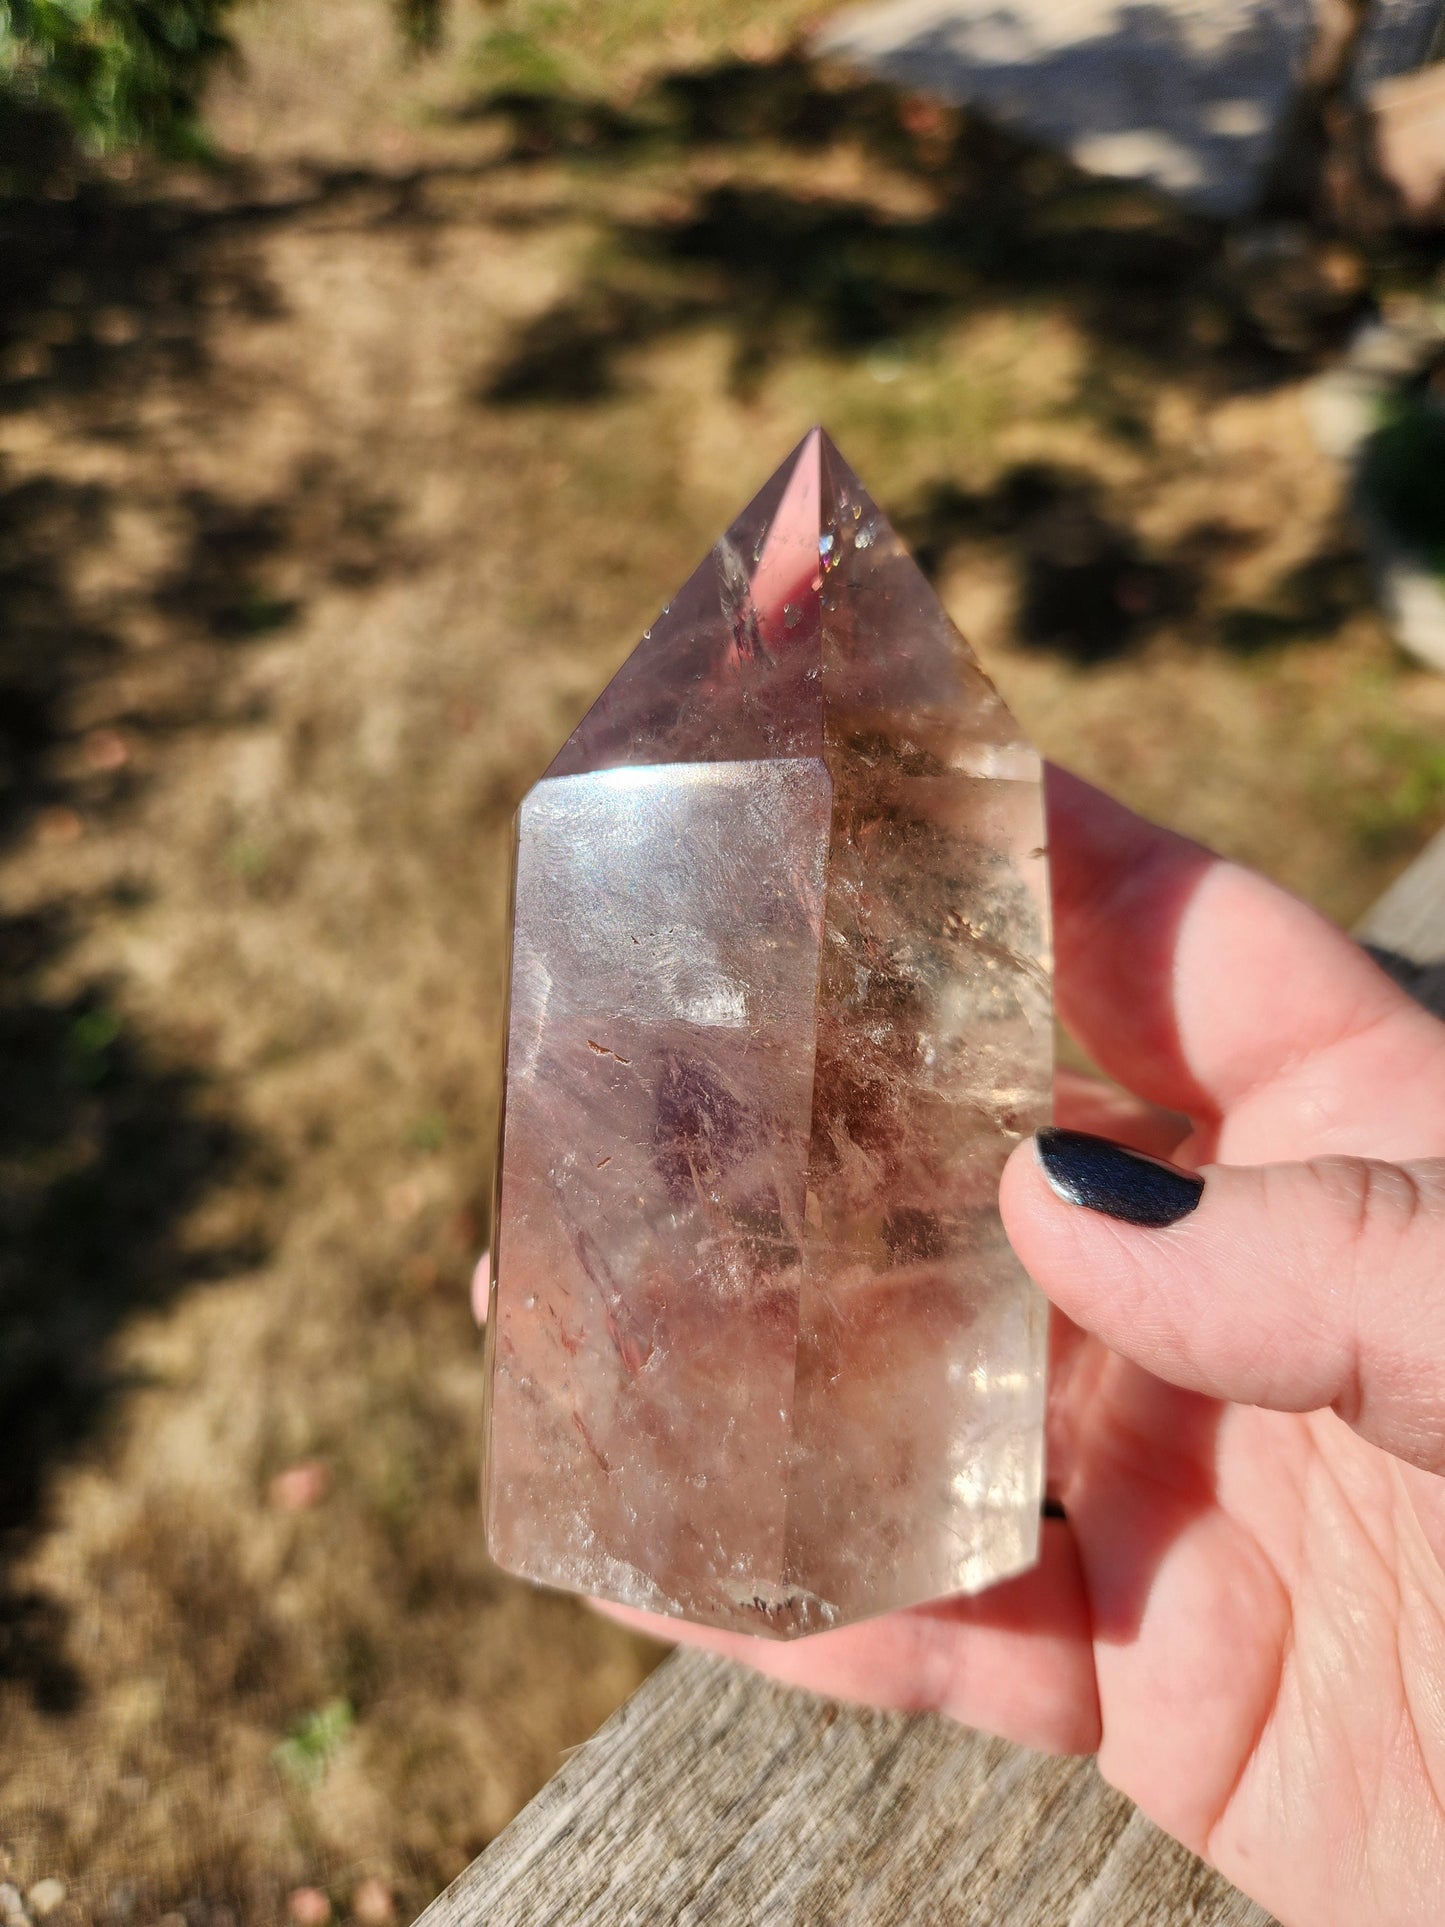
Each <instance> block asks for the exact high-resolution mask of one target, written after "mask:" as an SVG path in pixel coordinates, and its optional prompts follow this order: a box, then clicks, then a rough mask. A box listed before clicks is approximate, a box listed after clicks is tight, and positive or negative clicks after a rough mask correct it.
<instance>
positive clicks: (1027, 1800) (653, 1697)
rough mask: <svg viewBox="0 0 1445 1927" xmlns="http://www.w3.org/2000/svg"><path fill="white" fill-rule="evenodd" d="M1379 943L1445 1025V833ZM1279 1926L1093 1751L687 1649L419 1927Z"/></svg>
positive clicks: (1389, 900)
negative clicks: (858, 1696) (1098, 1766)
mask: <svg viewBox="0 0 1445 1927" xmlns="http://www.w3.org/2000/svg"><path fill="white" fill-rule="evenodd" d="M1360 935H1361V936H1362V938H1363V939H1364V940H1365V941H1367V942H1368V943H1369V944H1370V945H1371V947H1372V948H1374V949H1375V950H1376V952H1377V954H1382V956H1383V958H1384V960H1385V961H1386V963H1387V965H1388V967H1389V968H1391V969H1392V970H1393V971H1394V972H1395V973H1396V974H1397V975H1398V976H1400V977H1401V979H1402V980H1403V981H1406V982H1409V983H1410V984H1411V987H1412V988H1413V989H1414V990H1415V991H1416V994H1417V995H1420V996H1421V997H1422V1000H1423V1001H1426V1002H1429V1003H1431V1004H1432V1005H1433V1007H1434V1008H1436V1009H1437V1010H1440V1011H1441V1012H1442V1014H1445V835H1442V836H1441V837H1439V838H1438V839H1437V840H1436V842H1435V843H1434V844H1433V845H1432V846H1431V848H1430V849H1429V850H1427V851H1426V853H1425V854H1424V856H1422V857H1421V858H1420V860H1419V861H1418V863H1416V864H1415V865H1414V867H1413V868H1412V869H1411V870H1410V871H1408V872H1407V873H1406V875H1405V876H1404V877H1402V878H1401V879H1400V881H1399V882H1398V883H1397V884H1396V885H1395V887H1394V888H1393V889H1392V890H1391V891H1390V892H1389V893H1388V895H1386V896H1385V897H1384V898H1382V899H1381V901H1380V903H1379V904H1378V905H1377V906H1376V907H1375V909H1374V910H1373V911H1372V912H1371V913H1370V915H1369V916H1368V917H1367V918H1366V919H1365V921H1364V923H1363V924H1362V926H1361V929H1360ZM1186 1921H1187V1922H1190V1923H1192V1924H1193V1927H1265V1923H1267V1921H1268V1916H1267V1915H1266V1914H1264V1913H1263V1912H1262V1911H1261V1910H1260V1909H1259V1908H1257V1907H1255V1906H1254V1905H1253V1904H1252V1903H1251V1902H1250V1901H1247V1900H1246V1899H1245V1898H1244V1897H1243V1895H1241V1894H1239V1893H1237V1892H1236V1891H1235V1890H1234V1889H1233V1888H1232V1887H1230V1886H1229V1885H1228V1884H1227V1883H1226V1882H1225V1881H1223V1880H1221V1879H1220V1878H1219V1876H1218V1875H1216V1874H1214V1873H1212V1872H1211V1871H1210V1870H1209V1869H1208V1868H1207V1867H1205V1866H1204V1865H1203V1863H1202V1862H1201V1861H1199V1860H1196V1859H1195V1858H1194V1856H1193V1855H1192V1854H1189V1853H1187V1852H1186V1851H1185V1850H1184V1849H1183V1848H1182V1847H1180V1846H1178V1845H1176V1844H1175V1842H1173V1841H1172V1840H1169V1839H1168V1838H1167V1837H1166V1836H1165V1835H1164V1834H1162V1833H1160V1832H1159V1831H1158V1829H1157V1828H1156V1827H1153V1826H1151V1825H1150V1823H1149V1822H1148V1821H1147V1820H1146V1819H1145V1818H1144V1817H1143V1815H1142V1814H1141V1813H1139V1812H1138V1811H1137V1809H1135V1808H1134V1807H1132V1806H1131V1805H1130V1803H1129V1802H1128V1801H1127V1800H1125V1799H1124V1798H1123V1797H1122V1796H1121V1795H1119V1794H1117V1793H1114V1792H1113V1791H1112V1790H1111V1789H1110V1788H1108V1787H1107V1786H1105V1784H1104V1782H1103V1781H1102V1780H1101V1779H1100V1778H1099V1775H1098V1773H1097V1771H1096V1770H1095V1768H1094V1766H1093V1763H1092V1762H1091V1761H1087V1760H1054V1759H1047V1758H1043V1757H1041V1756H1039V1755H1036V1754H1031V1753H1026V1752H1024V1751H1023V1750H1022V1749H1021V1748H1019V1747H1014V1746H1009V1745H1007V1744H1005V1743H1004V1742H1003V1741H1001V1740H990V1739H986V1738H984V1737H983V1736H982V1735H980V1734H977V1733H970V1732H967V1731H965V1730H963V1729H961V1728H959V1727H956V1726H950V1725H947V1724H945V1723H944V1722H943V1721H941V1720H937V1719H933V1718H928V1717H915V1718H908V1717H906V1716H904V1715H900V1714H888V1713H874V1712H868V1711H865V1710H863V1709H861V1708H858V1707H837V1706H832V1705H828V1704H826V1703H824V1702H821V1701H818V1700H814V1699H811V1698H809V1697H807V1696H806V1695H803V1694H799V1693H792V1692H789V1691H787V1690H785V1689H784V1688H782V1687H778V1686H773V1685H770V1684H769V1683H767V1682H766V1681H764V1680H761V1679H757V1678H755V1677H753V1676H752V1675H751V1674H748V1673H744V1672H742V1671H740V1670H738V1669H736V1668H734V1667H731V1666H729V1665H727V1664H725V1663H724V1662H723V1661H721V1660H717V1659H713V1658H710V1657H707V1656H705V1655H703V1654H700V1653H678V1654H676V1655H674V1657H673V1658H671V1659H669V1660H668V1661H666V1662H665V1664H664V1665H663V1666H661V1667H660V1668H659V1669H658V1671H657V1672H656V1673H654V1674H653V1675H652V1677H651V1679H649V1680H648V1681H647V1683H646V1684H645V1685H644V1686H643V1687H642V1688H641V1690H640V1691H639V1692H637V1693H635V1694H634V1695H633V1697H632V1698H631V1699H630V1700H629V1701H628V1703H627V1704H626V1706H624V1707H623V1708H622V1710H621V1711H620V1712H619V1713H618V1714H616V1715H615V1717H614V1718H613V1719H611V1720H609V1721H608V1723H607V1725H606V1726H604V1727H603V1729H602V1731H601V1732H600V1733H599V1734H598V1735H597V1736H596V1738H595V1739H593V1740H592V1741H591V1742H589V1744H588V1745H587V1746H585V1747H583V1748H582V1749H581V1750H580V1751H579V1752H577V1753H575V1754H574V1755H573V1756H572V1758H571V1759H570V1760H569V1761H568V1762H567V1764H566V1765H565V1766H564V1767H563V1768H562V1770H561V1772H560V1773H558V1774H557V1776H556V1778H555V1779H553V1780H552V1781H551V1782H550V1783H549V1784H548V1785H547V1786H546V1787H545V1788H544V1789H543V1791H542V1792H541V1793H540V1794H539V1795H538V1797H537V1798H536V1799H535V1800H534V1801H533V1802H532V1803H531V1805H530V1806H529V1807H527V1809H526V1810H525V1812H523V1813H522V1814H520V1815H519V1816H518V1818H517V1819H516V1820H515V1821H513V1823H512V1825H511V1826H510V1827H508V1828H507V1829H506V1831H505V1832H504V1833H503V1834H502V1835H501V1836H500V1837H499V1838H498V1839H497V1840H496V1841H494V1842H493V1844H492V1846H491V1847H489V1848H488V1850H487V1851H486V1852H485V1853H484V1854H482V1855H481V1857H480V1858H479V1859H478V1860H476V1861H474V1862H473V1864H472V1865H471V1867H470V1868H468V1870H467V1871H466V1873H464V1874H463V1875H462V1876H461V1878H460V1879H459V1880H457V1881H456V1882H454V1884H453V1885H452V1886H451V1887H449V1888H448V1889H447V1891H446V1893H444V1894H443V1895H441V1897H440V1898H439V1899H438V1900H436V1901H435V1902H434V1903H433V1904H432V1906H431V1907H429V1908H428V1909H427V1911H426V1913H425V1914H424V1915H423V1916H422V1922H421V1923H419V1927H563V1924H564V1923H565V1927H579V1924H582V1927H673V1924H674V1923H677V1927H702V1923H704V1922H708V1923H717V1924H718V1927H752V1924H753V1923H765V1924H766V1927H913V1923H918V1922H928V1923H930V1927H951V1923H955V1922H957V1923H960V1924H962V1923H967V1927H1176V1924H1177V1923H1181V1922H1186Z"/></svg>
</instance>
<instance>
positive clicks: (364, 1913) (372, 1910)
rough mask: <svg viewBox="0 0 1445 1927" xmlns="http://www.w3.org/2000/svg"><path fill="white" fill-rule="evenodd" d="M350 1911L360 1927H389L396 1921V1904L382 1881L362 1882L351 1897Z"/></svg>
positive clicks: (389, 1890) (388, 1888)
mask: <svg viewBox="0 0 1445 1927" xmlns="http://www.w3.org/2000/svg"><path fill="white" fill-rule="evenodd" d="M351 1911H352V1913H353V1914H355V1916H356V1918H357V1920H358V1921H360V1923H361V1927H391V1923H392V1921H394V1920H395V1919H396V1902H395V1901H394V1900H393V1899H392V1897H391V1889H390V1887H388V1886H387V1884H386V1882H385V1881H384V1880H377V1879H375V1878H373V1879H371V1880H363V1881H362V1882H361V1883H360V1884H359V1885H358V1887H357V1889H356V1892H355V1893H354V1894H353V1895H352V1896H351Z"/></svg>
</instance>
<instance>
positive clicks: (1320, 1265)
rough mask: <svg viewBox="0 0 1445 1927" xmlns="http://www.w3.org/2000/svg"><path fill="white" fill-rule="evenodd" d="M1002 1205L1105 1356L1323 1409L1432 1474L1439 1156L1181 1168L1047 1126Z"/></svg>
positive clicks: (1024, 1255) (1444, 1451) (1036, 1265)
mask: <svg viewBox="0 0 1445 1927" xmlns="http://www.w3.org/2000/svg"><path fill="white" fill-rule="evenodd" d="M1000 1204H1001V1207H1002V1210H1003V1217H1004V1223H1005V1225H1006V1227H1007V1229H1008V1234H1009V1238H1010V1240H1011V1241H1012V1243H1013V1246H1014V1249H1015V1250H1016V1251H1017V1253H1018V1255H1019V1257H1020V1258H1021V1259H1022V1261H1023V1263H1024V1265H1025V1266H1026V1267H1027V1269H1028V1270H1029V1272H1030V1273H1031V1274H1032V1275H1033V1277H1034V1278H1035V1279H1036V1280H1037V1282H1038V1284H1039V1285H1040V1286H1041V1287H1042V1289H1043V1290H1044V1291H1045V1292H1046V1293H1047V1294H1048V1296H1049V1297H1050V1298H1051V1299H1052V1300H1053V1302H1054V1303H1055V1304H1056V1305H1057V1306H1058V1307H1059V1308H1060V1309H1061V1310H1062V1311H1064V1312H1066V1313H1067V1314H1068V1316H1069V1317H1070V1318H1072V1319H1073V1320H1074V1321H1075V1323H1076V1324H1079V1325H1082V1326H1083V1327H1084V1328H1085V1329H1086V1330H1088V1331H1091V1332H1094V1333H1095V1334H1097V1336H1098V1337H1099V1338H1101V1339H1102V1340H1103V1341H1104V1343H1105V1344H1106V1345H1108V1346H1109V1347H1110V1348H1111V1350H1114V1351H1117V1352H1120V1353H1122V1354H1123V1355H1124V1356H1125V1357H1127V1358H1131V1359H1133V1360H1134V1361H1135V1363H1136V1364H1139V1365H1142V1366H1143V1367H1144V1368H1145V1369H1146V1370H1147V1371H1150V1372H1153V1373H1155V1374H1156V1375H1157V1376H1158V1377H1160V1378H1165V1379H1168V1380H1169V1381H1170V1382H1171V1383H1173V1384H1175V1385H1182V1386H1185V1387H1187V1388H1189V1389H1190V1390H1193V1391H1200V1392H1206V1393H1208V1394H1210V1395H1211V1396H1212V1397H1215V1398H1222V1399H1230V1400H1233V1401H1235V1402H1237V1403H1240V1404H1245V1405H1267V1406H1270V1407H1272V1408H1273V1409H1275V1410H1276V1411H1282V1412H1312V1411H1317V1410H1320V1409H1322V1408H1324V1407H1326V1406H1328V1407H1331V1408H1332V1409H1333V1410H1334V1411H1336V1412H1337V1413H1338V1414H1339V1416H1340V1417H1341V1418H1342V1419H1344V1421H1345V1422H1346V1424H1348V1425H1351V1426H1353V1427H1354V1429H1355V1430H1356V1431H1357V1432H1358V1433H1359V1434H1360V1436H1361V1437H1362V1438H1366V1439H1368V1440H1369V1441H1370V1442H1371V1443H1372V1444H1374V1445H1379V1446H1382V1447H1383V1448H1384V1449H1385V1450H1386V1451H1387V1452H1392V1453H1394V1454H1395V1455H1396V1456H1397V1457H1399V1458H1402V1459H1409V1460H1410V1461H1412V1462H1413V1463H1414V1464H1416V1465H1420V1466H1424V1467H1426V1468H1427V1469H1428V1470H1430V1471H1433V1472H1440V1471H1445V1159H1442V1158H1435V1159H1425V1160H1421V1161H1420V1162H1417V1163H1409V1164H1384V1163H1377V1162H1375V1161H1373V1160H1371V1159H1368V1158H1343V1157H1341V1158H1334V1157H1332V1158H1318V1159H1315V1160H1314V1161H1312V1162H1311V1163H1308V1164H1267V1165H1256V1166H1244V1165H1227V1164H1221V1165H1209V1166H1206V1167H1205V1168H1204V1169H1203V1170H1202V1171H1201V1172H1199V1173H1197V1174H1195V1173H1192V1172H1186V1171H1181V1170H1178V1169H1177V1168H1176V1167H1175V1166H1173V1165H1168V1164H1163V1163H1161V1162H1160V1161H1159V1160H1157V1159H1155V1158H1149V1157H1145V1156H1143V1155H1142V1154H1141V1153H1139V1152H1137V1151H1131V1150H1127V1149H1126V1148H1125V1147H1124V1146H1123V1145H1118V1144H1114V1143H1113V1142H1112V1141H1111V1140H1109V1139H1107V1138H1096V1137H1089V1136H1086V1135H1085V1134H1084V1133H1082V1132H1079V1131H1061V1130H1054V1129H1049V1130H1044V1131H1040V1132H1039V1134H1038V1136H1037V1137H1036V1138H1034V1139H1031V1140H1028V1141H1026V1142H1025V1143H1023V1144H1021V1145H1019V1146H1018V1148H1017V1149H1016V1150H1015V1152H1014V1154H1013V1156H1012V1157H1011V1158H1010V1159H1009V1162H1008V1166H1007V1168H1006V1170H1005V1172H1004V1177H1003V1186H1002V1190H1001V1192H1000Z"/></svg>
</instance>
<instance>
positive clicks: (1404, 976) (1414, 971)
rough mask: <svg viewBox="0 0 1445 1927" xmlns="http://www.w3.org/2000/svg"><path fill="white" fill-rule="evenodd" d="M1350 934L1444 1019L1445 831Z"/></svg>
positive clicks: (1417, 858)
mask: <svg viewBox="0 0 1445 1927" xmlns="http://www.w3.org/2000/svg"><path fill="white" fill-rule="evenodd" d="M1355 934H1356V935H1357V936H1358V937H1359V938H1360V939H1361V941H1362V942H1363V943H1365V944H1366V945H1368V947H1369V949H1370V950H1371V951H1372V952H1373V954H1374V955H1375V956H1376V957H1377V958H1378V959H1379V961H1380V962H1381V963H1382V964H1383V965H1384V966H1385V968H1386V969H1387V970H1388V971H1389V972H1390V975H1391V976H1392V977H1394V978H1396V979H1397V980H1398V981H1399V982H1400V983H1402V984H1403V985H1404V986H1405V988H1406V989H1407V990H1408V991H1410V992H1412V993H1413V995H1415V996H1416V997H1418V998H1419V999H1420V1002H1421V1003H1422V1004H1426V1005H1428V1006H1429V1008H1430V1009H1431V1010H1433V1011H1435V1012H1436V1013H1437V1014H1438V1015H1439V1016H1442V1017H1445V830H1442V831H1441V832H1440V834H1439V835H1438V836H1437V837H1436V838H1435V841H1434V842H1433V843H1431V844H1430V845H1429V847H1428V848H1427V849H1426V850H1425V851H1424V852H1423V854H1422V855H1420V856H1418V857H1416V859H1415V861H1414V862H1413V863H1412V864H1411V865H1410V867H1409V869H1408V870H1406V872H1405V874H1404V875H1403V876H1402V877H1400V878H1399V879H1398V880H1397V881H1396V882H1395V883H1394V884H1393V886H1392V887H1391V888H1390V889H1388V890H1387V891H1386V892H1385V894H1384V896H1382V897H1381V898H1380V901H1379V902H1378V903H1377V904H1376V905H1375V907H1374V908H1373V910H1371V911H1369V912H1368V914H1367V915H1366V916H1365V918H1364V919H1363V921H1362V922H1361V923H1360V925H1359V927H1358V929H1357V930H1356V932H1355Z"/></svg>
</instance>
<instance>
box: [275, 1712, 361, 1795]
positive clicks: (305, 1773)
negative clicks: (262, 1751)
mask: <svg viewBox="0 0 1445 1927" xmlns="http://www.w3.org/2000/svg"><path fill="white" fill-rule="evenodd" d="M355 1725H356V1715H355V1713H354V1712H353V1711H352V1708H351V1704H350V1702H349V1701H348V1700H342V1699H336V1700H329V1701H328V1702H327V1704H326V1705H325V1706H320V1707H318V1708H317V1709H316V1710H315V1712H312V1713H307V1714H306V1715H305V1716H304V1717H303V1718H302V1719H299V1720H298V1721H297V1722H296V1724H295V1725H294V1726H293V1727H292V1729H291V1731H290V1732H289V1733H288V1734H287V1736H286V1738H285V1739H284V1740H281V1741H280V1742H279V1743H278V1744H277V1745H276V1746H275V1747H274V1748H273V1749H272V1753H271V1758H272V1759H273V1761H274V1762H275V1764H276V1770H277V1772H278V1773H280V1775H281V1776H282V1778H283V1779H285V1780H287V1781H289V1782H290V1784H291V1785H292V1786H294V1787H297V1788H299V1790H300V1791H301V1792H303V1793H314V1792H315V1791H316V1790H317V1788H318V1787H319V1786H320V1785H321V1783H322V1781H323V1780H324V1779H325V1778H326V1775H327V1772H328V1771H329V1770H330V1767H331V1765H332V1762H333V1761H334V1760H335V1758H336V1756H337V1754H338V1753H339V1752H340V1751H341V1748H342V1747H343V1746H344V1745H345V1743H346V1741H347V1740H348V1739H349V1738H350V1737H351V1733H352V1730H353V1729H354V1727H355Z"/></svg>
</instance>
